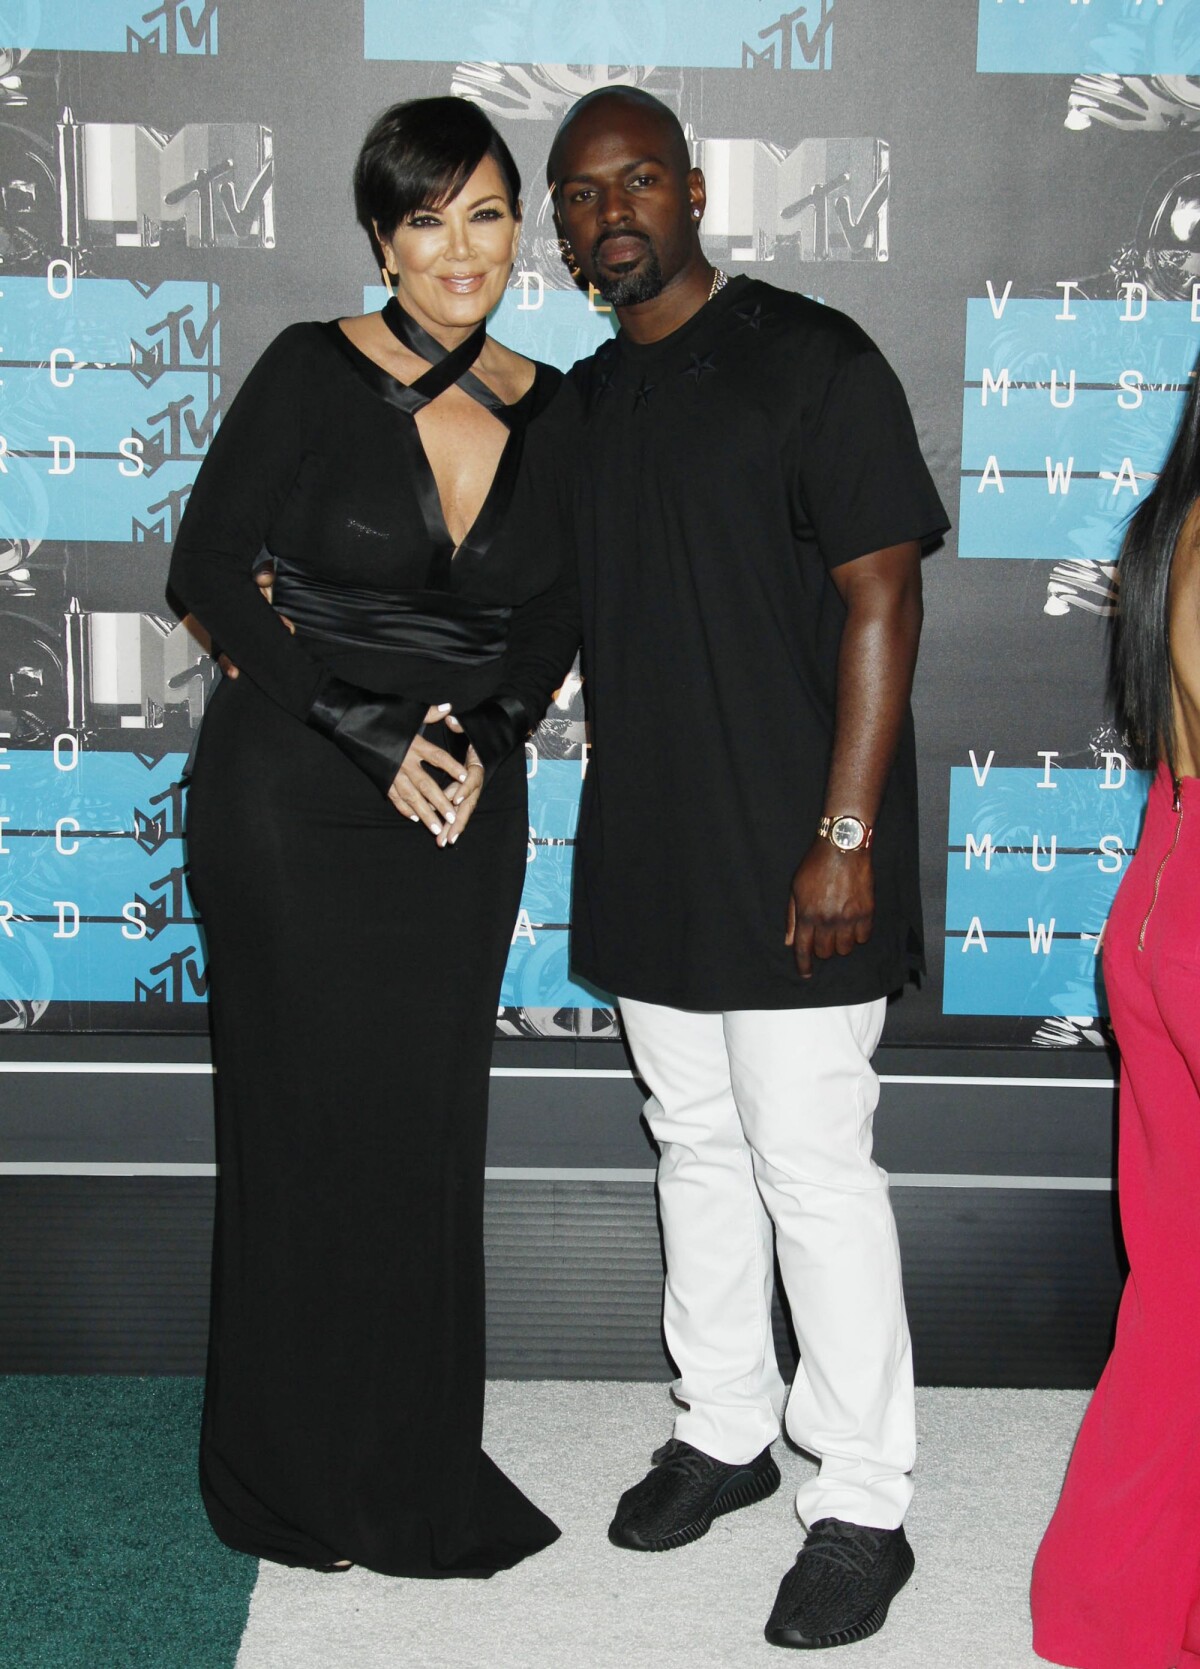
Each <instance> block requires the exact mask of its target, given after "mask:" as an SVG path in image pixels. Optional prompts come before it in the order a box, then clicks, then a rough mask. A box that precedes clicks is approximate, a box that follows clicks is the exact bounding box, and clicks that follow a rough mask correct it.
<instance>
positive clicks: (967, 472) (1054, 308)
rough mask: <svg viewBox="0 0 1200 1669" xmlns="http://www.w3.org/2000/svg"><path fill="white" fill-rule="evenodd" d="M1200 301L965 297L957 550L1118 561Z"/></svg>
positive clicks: (1159, 454) (1192, 338)
mask: <svg viewBox="0 0 1200 1669" xmlns="http://www.w3.org/2000/svg"><path fill="white" fill-rule="evenodd" d="M1198 351H1200V308H1197V307H1196V306H1194V305H1192V304H1190V303H1188V302H1184V301H1149V300H1148V299H1147V297H1146V295H1145V293H1144V291H1143V290H1142V288H1141V287H1140V286H1139V285H1131V286H1129V288H1128V292H1127V294H1126V297H1125V298H1124V299H1123V300H1121V301H1081V300H1080V299H1079V298H1078V296H1076V295H1075V294H1074V293H1073V292H1072V291H1071V290H1070V289H1069V288H1068V289H1066V290H1065V291H1064V295H1063V298H1062V299H1061V300H1058V301H1052V300H1029V299H1020V298H1014V297H1012V296H1011V295H1010V294H1007V293H1006V292H995V291H994V290H993V294H992V295H991V296H989V297H988V298H984V299H979V298H973V299H972V300H970V301H968V303H967V329H966V361H965V367H964V376H963V383H964V387H963V431H962V481H961V487H960V494H959V516H958V524H959V527H958V531H959V546H958V548H959V555H960V556H965V557H1007V558H1014V557H1022V558H1046V559H1051V560H1059V559H1061V558H1063V557H1075V558H1081V557H1086V558H1088V559H1091V560H1098V561H1108V562H1111V561H1113V560H1114V559H1115V558H1116V556H1117V553H1118V550H1119V548H1120V543H1121V536H1122V532H1123V528H1124V523H1125V520H1126V518H1127V517H1128V515H1129V514H1130V512H1131V511H1132V510H1134V509H1135V508H1136V507H1137V505H1138V504H1139V503H1140V501H1141V499H1142V497H1143V496H1144V494H1145V493H1146V491H1147V490H1148V488H1149V487H1150V486H1151V485H1152V484H1153V482H1154V479H1155V478H1156V476H1157V472H1158V470H1159V468H1160V467H1161V464H1162V461H1163V458H1164V457H1165V456H1166V454H1167V451H1168V450H1169V448H1170V444H1171V440H1172V437H1173V435H1174V432H1175V427H1176V424H1177V423H1178V420H1179V414H1180V412H1181V411H1182V409H1183V404H1184V401H1185V399H1186V396H1187V390H1188V387H1189V376H1190V373H1191V370H1192V366H1193V365H1194V363H1195V360H1196V355H1197V352H1198Z"/></svg>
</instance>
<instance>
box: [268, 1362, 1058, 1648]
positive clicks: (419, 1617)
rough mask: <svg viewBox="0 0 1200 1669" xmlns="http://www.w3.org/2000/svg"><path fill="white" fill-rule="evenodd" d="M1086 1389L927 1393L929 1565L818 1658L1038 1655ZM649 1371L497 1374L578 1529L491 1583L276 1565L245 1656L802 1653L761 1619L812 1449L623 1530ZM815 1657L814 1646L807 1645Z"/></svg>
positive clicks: (555, 1505)
mask: <svg viewBox="0 0 1200 1669" xmlns="http://www.w3.org/2000/svg"><path fill="white" fill-rule="evenodd" d="M1086 1401H1087V1398H1086V1395H1085V1394H1084V1393H1082V1392H1078V1391H965V1390H926V1391H922V1392H919V1393H918V1418H919V1449H918V1461H917V1494H916V1499H915V1501H914V1503H913V1506H912V1510H911V1512H910V1514H909V1517H908V1521H907V1524H908V1531H909V1535H910V1538H911V1540H912V1543H913V1547H914V1549H915V1552H916V1556H917V1570H916V1574H915V1576H914V1577H913V1579H912V1581H911V1582H910V1583H909V1585H908V1587H907V1588H906V1589H905V1590H904V1592H903V1593H902V1594H901V1595H900V1596H899V1598H898V1599H897V1600H896V1601H895V1603H894V1604H893V1606H892V1612H891V1616H890V1618H889V1620H888V1624H887V1627H886V1628H885V1629H884V1630H883V1632H882V1633H881V1634H878V1635H876V1636H875V1637H874V1638H873V1639H871V1640H867V1641H864V1642H863V1643H862V1644H861V1645H857V1646H845V1647H842V1648H840V1649H839V1650H837V1651H836V1652H834V1653H832V1654H830V1653H826V1654H823V1656H822V1658H821V1659H820V1661H822V1662H827V1663H830V1664H834V1663H836V1664H837V1665H838V1666H839V1669H842V1666H843V1665H844V1669H874V1666H875V1665H877V1664H887V1665H889V1666H890V1669H942V1666H945V1669H964V1666H967V1665H969V1666H970V1669H1025V1666H1027V1665H1035V1664H1037V1663H1038V1662H1039V1661H1040V1660H1039V1659H1037V1658H1035V1657H1034V1655H1033V1653H1032V1651H1031V1650H1030V1647H1029V1609H1028V1602H1027V1597H1026V1596H1027V1591H1028V1585H1029V1567H1030V1564H1031V1561H1032V1559H1033V1554H1034V1550H1035V1548H1036V1546H1037V1542H1038V1538H1039V1536H1040V1535H1041V1532H1042V1529H1043V1527H1044V1525H1045V1523H1046V1520H1047V1519H1048V1517H1049V1515H1050V1512H1051V1510H1052V1509H1053V1506H1054V1501H1055V1498H1056V1496H1057V1493H1058V1488H1059V1484H1060V1483H1061V1480H1062V1474H1063V1469H1064V1467H1065V1465H1066V1460H1067V1455H1068V1453H1069V1451H1070V1447H1071V1443H1072V1441H1073V1439H1074V1436H1075V1432H1076V1429H1077V1427H1078V1425H1079V1421H1080V1418H1081V1417H1082V1414H1083V1409H1084V1406H1085V1404H1086ZM669 1424H670V1410H669V1405H668V1399H667V1394H666V1391H665V1390H664V1389H662V1388H660V1387H657V1386H652V1385H625V1384H563V1383H554V1382H550V1383H547V1382H541V1383H533V1384H517V1383H512V1382H502V1383H497V1384H494V1385H492V1386H491V1387H489V1406H488V1437H487V1442H488V1448H489V1449H490V1451H491V1453H492V1454H493V1455H494V1456H495V1458H496V1460H497V1461H498V1462H499V1464H500V1465H502V1466H503V1467H504V1468H505V1470H506V1471H508V1472H509V1473H510V1474H511V1475H512V1476H513V1477H514V1478H515V1479H516V1480H517V1481H518V1482H519V1483H520V1484H521V1485H522V1487H523V1488H524V1489H525V1490H526V1491H527V1492H528V1493H529V1494H530V1495H532V1496H533V1498H534V1499H535V1500H536V1501H537V1502H538V1503H539V1505H540V1506H542V1507H543V1508H545V1510H546V1511H547V1512H548V1513H550V1514H551V1516H552V1517H553V1518H554V1519H555V1520H556V1522H557V1523H558V1524H559V1525H560V1526H561V1528H562V1532H563V1534H562V1537H561V1539H560V1540H559V1541H558V1542H556V1543H555V1545H554V1546H553V1547H552V1548H550V1549H549V1551H548V1552H546V1553H543V1554H541V1555H540V1556H539V1557H537V1558H535V1559H530V1560H527V1561H526V1562H525V1563H524V1564H523V1565H521V1566H520V1567H519V1568H518V1569H517V1570H515V1571H510V1572H507V1573H506V1574H504V1575H501V1576H497V1577H494V1578H492V1580H491V1581H490V1582H406V1581H389V1580H388V1579H386V1578H384V1577H378V1576H373V1575H370V1574H368V1573H366V1572H362V1571H352V1572H351V1573H350V1574H349V1575H347V1576H336V1577H331V1576H316V1575H313V1574H310V1573H308V1572H299V1571H287V1570H283V1569H281V1568H279V1567H278V1566H273V1565H265V1564H264V1565H263V1566H262V1567H261V1574H260V1577H259V1582H258V1586H257V1588H256V1589H255V1593H254V1597H253V1600H252V1602H251V1607H250V1619H249V1622H248V1624H247V1628H246V1633H245V1636H244V1639H243V1641H242V1647H241V1651H240V1653H239V1655H238V1660H237V1661H238V1669H385V1666H386V1669H563V1666H568V1665H569V1666H572V1669H574V1666H579V1669H650V1666H653V1669H742V1666H743V1665H746V1666H750V1665H755V1666H758V1669H764V1666H767V1665H770V1664H772V1663H774V1664H776V1665H779V1664H781V1663H783V1664H786V1663H789V1662H792V1661H794V1658H792V1657H789V1656H788V1655H787V1654H785V1653H784V1652H781V1651H780V1650H778V1649H777V1648H775V1647H771V1646H768V1645H767V1644H766V1642H765V1641H764V1640H763V1638H762V1625H763V1623H764V1622H765V1621H766V1617H767V1613H768V1612H769V1610H770V1608H771V1603H772V1600H773V1599H774V1597H775V1589H776V1587H777V1585H778V1583H779V1578H780V1577H781V1576H782V1574H783V1572H784V1570H785V1569H786V1568H787V1566H788V1565H789V1564H790V1563H791V1560H792V1558H793V1557H794V1555H795V1552H796V1548H797V1546H798V1545H799V1540H800V1531H799V1526H798V1525H797V1522H796V1519H795V1515H794V1511H793V1508H792V1505H791V1500H790V1494H791V1493H792V1492H794V1491H795V1489H796V1487H797V1485H798V1483H799V1482H800V1480H801V1478H802V1477H804V1476H805V1475H806V1474H807V1473H808V1472H809V1471H810V1470H811V1467H810V1463H808V1462H807V1461H804V1460H802V1459H801V1458H800V1457H799V1456H797V1455H795V1454H793V1453H792V1452H791V1451H790V1450H789V1449H788V1448H787V1447H786V1446H785V1445H784V1444H783V1443H782V1442H781V1443H778V1444H777V1445H776V1454H777V1456H778V1459H779V1463H780V1468H781V1470H782V1472H783V1488H782V1489H781V1490H780V1492H779V1493H778V1494H777V1495H776V1496H774V1497H773V1498H772V1499H771V1500H770V1501H765V1502H762V1503H761V1504H760V1505H758V1506H755V1507H750V1508H747V1509H745V1510H744V1511H742V1512H738V1513H733V1514H731V1515H730V1516H729V1517H728V1518H723V1519H720V1520H718V1522H717V1524H716V1525H715V1526H714V1527H713V1529H712V1530H711V1531H710V1532H709V1534H708V1535H707V1536H706V1537H704V1539H703V1540H702V1541H699V1542H696V1543H695V1544H694V1545H693V1546H691V1547H687V1548H683V1549H681V1550H680V1551H678V1552H675V1553H661V1554H635V1553H625V1552H621V1551H620V1550H618V1549H617V1548H614V1547H612V1546H610V1544H609V1543H608V1541H607V1539H606V1537H605V1528H606V1526H607V1523H608V1519H609V1517H610V1515H611V1509H612V1506H613V1503H614V1502H615V1501H616V1499H617V1496H618V1495H619V1494H620V1492H621V1490H622V1489H624V1488H625V1487H626V1486H627V1485H628V1484H629V1483H631V1482H632V1481H633V1480H634V1479H635V1478H636V1477H637V1476H639V1475H640V1473H641V1471H642V1470H644V1467H645V1466H646V1465H647V1464H648V1463H649V1457H650V1452H651V1450H652V1449H653V1448H654V1447H655V1446H656V1445H657V1444H658V1443H660V1442H661V1441H662V1440H663V1438H664V1437H665V1436H666V1435H667V1434H668V1430H669ZM805 1661H808V1659H805Z"/></svg>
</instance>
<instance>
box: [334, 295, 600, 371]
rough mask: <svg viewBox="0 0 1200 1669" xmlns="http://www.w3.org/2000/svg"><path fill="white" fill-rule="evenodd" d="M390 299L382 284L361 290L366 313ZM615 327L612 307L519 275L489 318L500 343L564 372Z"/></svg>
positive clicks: (597, 345)
mask: <svg viewBox="0 0 1200 1669" xmlns="http://www.w3.org/2000/svg"><path fill="white" fill-rule="evenodd" d="M387 299H388V293H387V291H386V290H385V289H384V287H383V285H382V284H379V285H373V284H369V285H367V286H366V288H365V289H364V290H363V310H364V311H365V312H367V313H372V312H375V311H377V310H378V309H379V308H380V307H382V306H383V305H384V303H385V302H386V301H387ZM615 329H616V318H615V315H614V314H613V310H612V308H611V307H606V306H605V304H604V303H603V302H602V301H595V302H591V301H589V300H588V299H587V297H586V296H583V295H581V294H580V292H579V291H578V290H551V289H548V288H546V287H545V286H544V285H543V283H542V281H541V279H540V278H539V277H538V274H537V273H530V274H528V275H521V274H518V276H517V283H516V284H515V285H514V286H512V287H511V288H509V289H507V290H505V292H504V294H503V296H502V297H501V298H500V305H499V307H497V309H496V311H495V312H494V313H493V314H492V316H491V318H490V319H489V320H488V334H489V336H494V337H495V339H496V341H497V342H503V343H504V345H505V347H506V348H511V349H512V350H513V352H514V353H519V354H524V355H525V357H526V358H527V359H540V360H541V361H542V362H543V363H544V364H546V365H557V366H558V368H559V370H560V371H569V370H570V368H571V366H572V365H574V363H575V361H576V360H577V359H586V358H587V357H588V356H589V355H590V354H594V353H595V351H596V349H597V348H598V347H599V346H600V344H601V343H602V342H607V341H608V340H609V338H610V337H611V336H612V334H613V332H614V330H615Z"/></svg>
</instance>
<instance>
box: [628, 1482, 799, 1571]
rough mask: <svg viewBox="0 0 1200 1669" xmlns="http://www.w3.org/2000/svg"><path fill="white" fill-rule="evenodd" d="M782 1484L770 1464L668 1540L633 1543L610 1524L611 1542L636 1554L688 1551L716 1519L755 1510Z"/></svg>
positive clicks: (724, 1489)
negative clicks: (677, 1549)
mask: <svg viewBox="0 0 1200 1669" xmlns="http://www.w3.org/2000/svg"><path fill="white" fill-rule="evenodd" d="M779 1481H780V1480H779V1468H778V1466H776V1464H775V1462H774V1460H771V1461H769V1462H768V1464H767V1465H766V1466H764V1467H763V1469H762V1471H761V1472H750V1473H748V1474H747V1475H746V1477H745V1479H744V1481H743V1482H740V1483H739V1482H738V1481H737V1478H736V1477H734V1478H731V1479H730V1480H729V1482H728V1483H727V1484H723V1485H722V1486H721V1488H720V1489H719V1490H718V1491H717V1494H716V1497H715V1499H714V1501H713V1504H712V1506H711V1507H709V1508H707V1509H706V1511H704V1512H702V1513H701V1514H700V1516H699V1517H698V1518H694V1519H693V1520H692V1521H691V1523H690V1524H685V1525H684V1526H683V1528H682V1529H681V1530H672V1531H671V1534H670V1535H669V1536H659V1537H657V1538H656V1539H655V1540H653V1541H650V1540H646V1539H643V1538H641V1537H638V1538H637V1539H634V1536H633V1535H631V1534H630V1533H629V1532H622V1531H619V1530H618V1529H617V1527H616V1525H615V1524H610V1525H609V1527H608V1539H609V1541H610V1542H612V1544H613V1546H614V1547H625V1548H629V1549H630V1550H631V1551H632V1552H634V1553H670V1552H671V1551H672V1550H673V1549H674V1548H677V1547H686V1546H687V1545H688V1543H689V1542H696V1541H699V1540H700V1537H701V1536H705V1535H707V1534H708V1532H709V1530H710V1529H711V1527H712V1521H713V1519H714V1518H723V1517H724V1516H725V1514H726V1513H732V1512H736V1511H737V1510H738V1508H739V1507H752V1506H753V1505H754V1503H755V1502H756V1501H765V1500H766V1499H767V1497H768V1496H770V1495H774V1493H775V1491H776V1490H777V1489H778V1488H779Z"/></svg>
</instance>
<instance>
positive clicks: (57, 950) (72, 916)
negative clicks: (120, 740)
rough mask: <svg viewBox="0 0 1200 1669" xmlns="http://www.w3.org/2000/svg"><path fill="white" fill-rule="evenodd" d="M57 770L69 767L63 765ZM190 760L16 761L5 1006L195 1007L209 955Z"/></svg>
mask: <svg viewBox="0 0 1200 1669" xmlns="http://www.w3.org/2000/svg"><path fill="white" fill-rule="evenodd" d="M56 761H57V762H56ZM183 764H184V757H183V755H182V754H168V755H166V756H165V757H163V758H160V759H158V760H148V759H147V758H146V757H144V756H141V755H138V754H134V753H86V752H81V751H77V750H76V748H75V746H74V744H73V743H72V742H71V739H70V738H69V737H67V738H64V739H62V740H61V741H60V745H59V747H58V750H57V752H56V753H50V752H44V751H33V750H30V751H22V752H11V751H10V752H8V753H6V754H5V756H4V759H3V764H2V767H0V769H2V773H3V774H2V775H0V819H2V821H0V997H2V998H4V999H5V1000H11V1001H18V1000H19V1001H25V1002H38V1001H45V1002H74V1003H102V1002H120V1003H130V1002H145V1003H150V1004H153V1005H155V1006H160V1005H162V1004H163V1003H195V1002H200V1001H202V1000H203V998H204V996H205V993H206V990H207V978H206V974H205V960H206V959H205V952H204V946H203V939H202V937H201V934H200V928H199V923H198V922H197V920H196V914H195V910H194V909H193V906H192V902H191V899H190V897H189V895H188V890H187V885H186V880H185V876H184V867H183V863H184V858H183V838H182V837H183V816H184V793H183V789H182V788H181V786H180V783H179V780H178V779H179V774H180V771H181V769H182V767H183Z"/></svg>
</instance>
